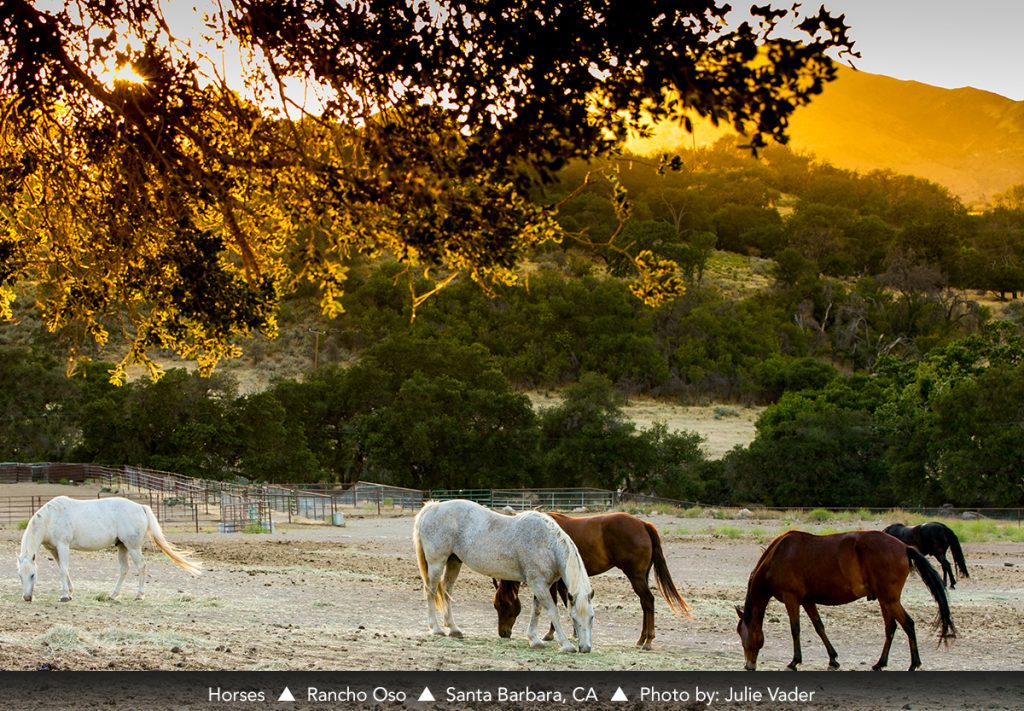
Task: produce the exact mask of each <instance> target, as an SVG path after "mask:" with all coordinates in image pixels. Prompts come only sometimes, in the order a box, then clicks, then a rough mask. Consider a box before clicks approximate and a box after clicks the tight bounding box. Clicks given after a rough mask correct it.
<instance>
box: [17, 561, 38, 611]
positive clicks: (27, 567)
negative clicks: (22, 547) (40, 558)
mask: <svg viewBox="0 0 1024 711" xmlns="http://www.w3.org/2000/svg"><path fill="white" fill-rule="evenodd" d="M18 575H19V576H20V577H21V596H22V597H23V598H25V602H32V590H33V589H34V588H35V586H36V557H35V555H34V554H32V555H19V556H18Z"/></svg>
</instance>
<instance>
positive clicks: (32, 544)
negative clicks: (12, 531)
mask: <svg viewBox="0 0 1024 711" xmlns="http://www.w3.org/2000/svg"><path fill="white" fill-rule="evenodd" d="M49 504H50V502H49V501H47V502H46V503H45V504H43V505H42V506H40V507H39V508H38V509H37V510H36V512H35V513H34V514H32V516H31V518H29V520H28V525H26V526H25V532H24V533H23V534H21V549H20V552H19V553H18V556H19V557H20V556H24V555H26V554H28V553H35V552H36V551H37V550H38V549H39V546H40V545H42V536H41V534H40V526H41V525H42V520H43V518H44V517H45V516H46V513H47V512H48V511H49V509H48V508H47V506H49Z"/></svg>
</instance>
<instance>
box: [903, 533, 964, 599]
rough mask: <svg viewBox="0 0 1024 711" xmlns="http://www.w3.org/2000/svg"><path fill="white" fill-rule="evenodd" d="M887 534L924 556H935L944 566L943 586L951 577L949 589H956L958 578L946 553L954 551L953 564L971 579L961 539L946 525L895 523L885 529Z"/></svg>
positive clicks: (961, 573)
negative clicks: (906, 524)
mask: <svg viewBox="0 0 1024 711" xmlns="http://www.w3.org/2000/svg"><path fill="white" fill-rule="evenodd" d="M885 532H886V533H888V534H889V535H890V536H896V538H898V539H900V540H901V541H903V542H904V543H906V544H907V545H908V546H914V548H916V549H917V550H919V551H921V553H922V554H923V555H930V556H933V557H934V558H935V559H936V560H937V561H939V563H940V564H941V565H942V584H943V585H945V584H946V577H947V575H948V576H949V587H950V588H951V589H952V588H955V587H956V578H954V577H953V567H952V566H951V565H950V564H949V560H947V559H946V551H947V550H952V552H953V562H954V563H956V569H957V570H959V571H960V575H962V576H963V577H965V578H969V577H971V576H970V574H969V573H968V572H967V561H966V560H964V551H963V549H962V548H961V547H960V539H959V538H957V537H956V534H955V533H953V529H951V528H950V527H949V526H947V525H946V524H944V523H939V522H937V521H935V522H932V523H922V524H921V525H920V526H904V525H903V524H902V523H894V524H892V525H891V526H886V527H885Z"/></svg>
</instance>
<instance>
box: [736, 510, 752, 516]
mask: <svg viewBox="0 0 1024 711" xmlns="http://www.w3.org/2000/svg"><path fill="white" fill-rule="evenodd" d="M736 516H737V518H753V516H754V512H753V511H751V510H750V509H740V510H739V513H737V514H736Z"/></svg>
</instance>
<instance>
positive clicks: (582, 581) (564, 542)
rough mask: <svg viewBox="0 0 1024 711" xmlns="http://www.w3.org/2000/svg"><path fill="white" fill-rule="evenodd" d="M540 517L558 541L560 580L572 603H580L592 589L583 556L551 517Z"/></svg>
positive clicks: (587, 597)
mask: <svg viewBox="0 0 1024 711" xmlns="http://www.w3.org/2000/svg"><path fill="white" fill-rule="evenodd" d="M542 519H543V520H544V522H545V525H546V526H548V528H550V529H551V531H552V533H553V534H554V536H555V540H557V541H558V543H557V545H558V552H559V554H560V555H559V558H560V559H561V560H562V561H563V565H562V568H563V578H562V582H564V583H565V587H566V589H567V590H568V591H569V595H571V596H572V599H573V605H576V604H580V602H581V601H582V600H589V599H590V593H591V590H592V588H591V586H590V576H589V575H587V568H586V566H585V565H584V564H583V558H581V557H580V552H579V550H578V549H577V548H576V544H575V543H573V542H572V538H570V537H569V534H568V533H566V532H565V531H563V530H562V527H561V526H559V525H558V524H557V523H556V522H555V520H554V519H553V518H551V517H550V516H547V515H543V514H542Z"/></svg>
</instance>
